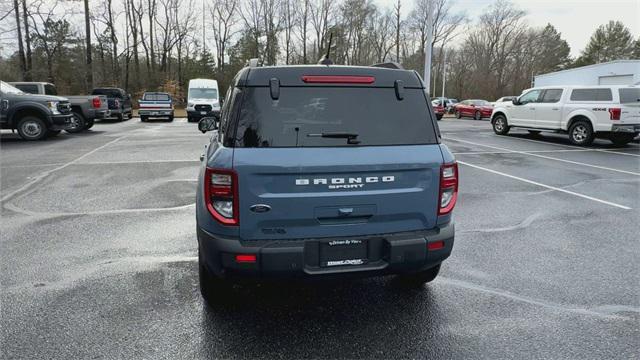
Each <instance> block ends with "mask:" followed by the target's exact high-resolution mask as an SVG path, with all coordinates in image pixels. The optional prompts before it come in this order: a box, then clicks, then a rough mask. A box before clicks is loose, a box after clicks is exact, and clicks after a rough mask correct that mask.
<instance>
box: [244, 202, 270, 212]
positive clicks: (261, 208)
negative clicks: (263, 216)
mask: <svg viewBox="0 0 640 360" xmlns="http://www.w3.org/2000/svg"><path fill="white" fill-rule="evenodd" d="M249 210H251V211H253V212H256V213H265V212H267V211H269V210H271V206H269V205H265V204H255V205H252V206H251V207H250V208H249Z"/></svg>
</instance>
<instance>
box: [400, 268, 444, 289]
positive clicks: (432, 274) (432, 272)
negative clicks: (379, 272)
mask: <svg viewBox="0 0 640 360" xmlns="http://www.w3.org/2000/svg"><path fill="white" fill-rule="evenodd" d="M439 272H440V264H438V266H436V267H433V268H431V269H428V270H424V271H421V272H417V273H411V274H402V275H398V280H399V281H400V283H401V284H402V285H403V286H404V287H408V288H419V287H422V285H424V284H426V283H428V282H431V281H433V280H435V278H436V277H437V276H438V273H439Z"/></svg>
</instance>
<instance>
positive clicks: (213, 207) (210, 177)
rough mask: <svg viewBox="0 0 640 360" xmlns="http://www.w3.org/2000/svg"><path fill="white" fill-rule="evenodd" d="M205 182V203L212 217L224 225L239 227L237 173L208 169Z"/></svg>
mask: <svg viewBox="0 0 640 360" xmlns="http://www.w3.org/2000/svg"><path fill="white" fill-rule="evenodd" d="M204 180H205V181H204V197H205V203H206V204H207V209H208V210H209V213H210V214H211V216H213V218H214V219H216V220H217V221H218V222H219V223H221V224H223V225H232V226H237V225H238V223H239V214H238V175H237V174H236V172H235V171H233V170H222V169H211V168H207V169H206V171H205V175H204Z"/></svg>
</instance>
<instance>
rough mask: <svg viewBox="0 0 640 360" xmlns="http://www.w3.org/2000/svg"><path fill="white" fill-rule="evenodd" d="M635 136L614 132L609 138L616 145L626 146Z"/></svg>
mask: <svg viewBox="0 0 640 360" xmlns="http://www.w3.org/2000/svg"><path fill="white" fill-rule="evenodd" d="M634 137H635V134H614V135H611V137H610V138H609V140H610V141H611V142H612V143H613V144H614V145H616V146H625V145H627V144H628V143H630V142H631V141H632V140H633V138H634Z"/></svg>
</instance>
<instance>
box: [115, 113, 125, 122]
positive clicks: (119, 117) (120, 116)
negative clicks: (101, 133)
mask: <svg viewBox="0 0 640 360" xmlns="http://www.w3.org/2000/svg"><path fill="white" fill-rule="evenodd" d="M116 118H117V119H118V121H124V114H118V115H116Z"/></svg>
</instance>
